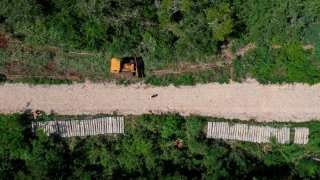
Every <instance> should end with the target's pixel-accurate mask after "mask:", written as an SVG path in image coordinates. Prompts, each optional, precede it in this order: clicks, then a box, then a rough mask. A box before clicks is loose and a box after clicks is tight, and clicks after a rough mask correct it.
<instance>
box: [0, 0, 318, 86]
mask: <svg viewBox="0 0 320 180" xmlns="http://www.w3.org/2000/svg"><path fill="white" fill-rule="evenodd" d="M319 8H320V5H319V2H318V0H309V1H303V0H283V1H270V2H269V1H257V0H248V1H242V0H232V1H229V0H217V1H209V0H205V1H203V0H175V1H171V0H163V1H141V0H133V1H124V0H120V1H114V0H110V1H103V0H87V1H85V0H79V1H75V0H72V1H67V2H66V1H62V0H55V1H54V0H46V1H36V0H30V1H26V0H16V1H9V0H3V2H1V4H0V24H1V34H10V35H11V37H12V38H13V41H15V42H16V41H17V40H18V41H19V43H21V44H23V45H24V46H28V47H29V46H30V47H43V46H46V47H53V46H54V47H55V48H56V49H58V50H59V51H63V52H64V53H66V54H68V52H69V51H76V52H83V51H87V52H89V53H88V54H93V56H90V57H79V56H77V57H70V56H69V55H66V54H64V55H62V53H57V54H56V55H55V56H54V57H53V58H52V57H51V58H50V57H48V55H47V54H46V53H41V52H40V53H38V54H37V53H30V52H29V51H28V50H24V51H20V49H19V48H17V47H13V48H12V47H9V48H7V49H0V63H1V66H0V70H2V67H6V65H7V63H13V62H16V61H18V62H19V63H21V64H23V66H24V68H19V69H17V71H27V72H32V75H36V74H39V72H40V73H42V74H46V73H47V70H46V65H47V63H48V62H50V61H51V60H53V59H54V60H55V61H56V62H57V63H58V64H59V65H60V66H58V67H57V69H59V70H57V72H55V74H63V73H65V74H68V73H69V74H70V73H71V74H75V72H78V73H79V74H80V75H81V76H82V77H86V78H88V79H90V80H96V81H101V80H107V79H110V76H109V71H108V69H107V65H106V64H108V63H106V61H108V60H109V59H110V57H111V56H119V57H125V56H142V57H143V58H144V60H145V65H146V67H147V69H148V71H152V70H157V69H167V68H175V67H176V66H175V65H176V64H179V63H180V62H189V63H197V64H198V63H199V64H200V63H212V62H213V61H218V60H220V61H223V60H221V59H220V58H217V57H221V55H222V52H221V46H222V44H228V43H229V44H230V43H231V42H232V43H231V44H233V45H234V47H233V49H234V50H239V49H240V48H242V47H243V46H244V45H245V44H248V43H255V44H256V46H257V48H256V49H255V50H253V51H251V52H247V54H245V55H244V56H243V57H242V56H241V57H238V58H237V59H236V60H235V61H234V62H233V64H234V68H235V72H234V73H235V74H234V75H235V77H234V79H235V80H237V81H240V80H241V79H243V78H246V77H248V76H252V77H254V78H256V79H258V80H259V81H260V82H262V83H282V82H289V83H292V82H304V83H309V84H314V83H318V82H319V75H318V74H319V69H320V62H319V61H320V45H319V42H320V40H319V38H320V36H319V32H320V28H319V21H320V13H319ZM11 43H12V42H11ZM307 44H309V45H311V46H314V49H310V50H302V49H301V46H302V45H307ZM240 45H241V46H240ZM9 46H11V44H10V45H9ZM273 46H280V47H281V48H280V49H273V48H272V47H273ZM26 49H28V48H26ZM103 54H108V56H104V55H103ZM303 59H304V61H303ZM2 63H3V64H2ZM4 72H7V71H4ZM48 73H52V72H48ZM150 74H151V72H150ZM196 74H199V75H197V76H202V75H201V73H196ZM175 76H176V75H170V76H169V77H166V78H165V79H166V80H168V83H173V81H171V80H170V79H175V80H177V83H176V85H177V84H186V85H192V84H196V83H198V82H200V83H206V82H212V81H211V79H210V78H209V77H206V79H202V78H194V76H193V75H190V74H187V75H185V74H182V75H181V76H182V77H181V78H176V77H175ZM150 78H152V77H150ZM218 79H219V82H227V81H228V80H227V79H229V78H228V77H226V76H223V77H222V78H221V79H220V78H218ZM155 81H157V80H153V81H152V82H155ZM154 84H160V83H157V82H155V83H154ZM163 84H164V85H166V84H167V83H163Z"/></svg>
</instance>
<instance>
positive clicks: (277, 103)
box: [0, 80, 320, 122]
mask: <svg viewBox="0 0 320 180" xmlns="http://www.w3.org/2000/svg"><path fill="white" fill-rule="evenodd" d="M154 94H158V96H156V97H154V98H151V97H150V96H152V95H154ZM26 109H33V110H36V109H40V110H44V111H46V112H47V113H50V112H55V113H58V114H64V115H71V114H98V113H114V112H116V113H117V114H123V115H128V114H133V115H139V114H148V113H167V112H177V113H180V114H182V115H190V114H197V115H204V116H214V117H224V118H237V119H243V120H250V119H255V120H257V121H294V122H301V121H309V120H312V119H320V85H314V86H309V85H302V84H295V85H268V86H266V85H260V84H259V83H257V82H256V81H254V80H248V81H247V82H244V83H241V84H239V83H234V82H232V83H230V84H223V85H221V84H218V83H212V84H205V85H196V86H188V87H173V86H169V87H150V86H147V85H144V84H140V85H137V84H136V85H131V86H117V85H115V84H93V83H84V84H74V85H52V86H48V85H37V86H33V85H28V84H4V85H0V113H17V112H23V111H25V110H26Z"/></svg>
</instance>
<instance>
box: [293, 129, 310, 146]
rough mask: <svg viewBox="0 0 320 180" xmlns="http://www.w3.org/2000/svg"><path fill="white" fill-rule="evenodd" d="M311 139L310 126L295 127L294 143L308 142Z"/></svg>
mask: <svg viewBox="0 0 320 180" xmlns="http://www.w3.org/2000/svg"><path fill="white" fill-rule="evenodd" d="M308 141H309V129H308V128H294V143H295V144H307V143H308Z"/></svg>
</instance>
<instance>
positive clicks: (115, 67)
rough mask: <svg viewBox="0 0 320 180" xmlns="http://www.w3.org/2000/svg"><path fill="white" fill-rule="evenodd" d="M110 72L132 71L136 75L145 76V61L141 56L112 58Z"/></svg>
mask: <svg viewBox="0 0 320 180" xmlns="http://www.w3.org/2000/svg"><path fill="white" fill-rule="evenodd" d="M110 72H111V73H113V74H120V73H128V72H129V73H132V75H133V76H136V77H139V78H140V77H144V63H143V60H142V58H141V57H125V58H117V57H114V58H112V59H111V66H110Z"/></svg>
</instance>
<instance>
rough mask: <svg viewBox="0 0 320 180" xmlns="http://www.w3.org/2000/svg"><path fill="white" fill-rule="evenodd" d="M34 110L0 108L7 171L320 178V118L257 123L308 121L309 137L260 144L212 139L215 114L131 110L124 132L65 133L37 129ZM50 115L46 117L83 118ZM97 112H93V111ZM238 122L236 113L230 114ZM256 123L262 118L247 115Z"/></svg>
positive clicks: (25, 175) (14, 175)
mask: <svg viewBox="0 0 320 180" xmlns="http://www.w3.org/2000/svg"><path fill="white" fill-rule="evenodd" d="M32 118H33V117H30V116H28V115H18V114H15V115H1V116H0V143H1V146H0V176H1V178H2V179H79V178H81V179H109V178H111V177H112V178H117V179H119V178H137V177H144V178H161V179H162V178H169V177H172V178H174V179H192V178H196V179H201V178H204V179H222V178H223V179H225V178H227V179H239V178H240V179H248V178H249V179H251V178H258V179H271V178H272V179H296V178H307V179H319V176H320V162H319V158H320V140H319V136H320V123H319V122H318V121H314V122H308V123H294V124H290V123H259V125H270V126H276V127H282V126H286V127H290V128H293V127H308V128H309V129H310V137H309V143H308V144H306V145H296V144H292V143H290V144H285V145H283V144H277V143H276V142H272V143H269V144H257V143H249V142H240V141H224V140H214V139H207V138H206V136H205V128H206V123H207V122H208V121H225V120H224V119H217V118H204V117H188V118H184V117H181V116H179V115H174V114H167V115H142V116H129V117H126V118H125V134H123V135H104V136H91V137H73V138H61V137H57V136H49V137H48V136H46V135H44V134H43V132H42V131H41V130H39V131H37V132H36V133H35V134H33V133H31V126H30V121H31V119H32ZM81 118H90V117H71V116H69V117H66V116H56V115H49V116H43V117H42V120H52V119H81ZM91 118H92V117H91ZM228 121H229V122H237V120H233V121H231V120H228ZM242 123H250V124H253V123H254V124H257V123H256V122H250V121H248V122H245V121H242Z"/></svg>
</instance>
